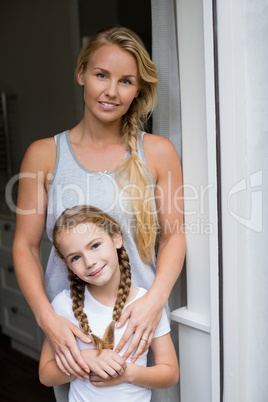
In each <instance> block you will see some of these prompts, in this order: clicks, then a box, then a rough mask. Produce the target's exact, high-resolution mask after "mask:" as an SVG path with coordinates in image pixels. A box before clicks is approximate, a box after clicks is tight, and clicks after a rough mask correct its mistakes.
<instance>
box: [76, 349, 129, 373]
mask: <svg viewBox="0 0 268 402" xmlns="http://www.w3.org/2000/svg"><path fill="white" fill-rule="evenodd" d="M81 353H82V356H83V358H84V359H85V361H86V362H87V364H88V365H89V367H90V372H91V373H94V375H95V376H97V377H98V378H100V379H101V381H104V380H106V381H107V380H109V381H110V380H111V379H116V378H117V377H118V376H119V377H121V376H122V375H123V374H124V372H125V369H126V368H127V363H126V362H125V359H124V358H122V357H121V356H119V355H118V354H117V353H115V352H114V351H113V350H110V349H104V350H103V351H102V352H101V354H100V355H98V352H97V350H96V349H84V350H82V351H81ZM89 379H90V377H89Z"/></svg>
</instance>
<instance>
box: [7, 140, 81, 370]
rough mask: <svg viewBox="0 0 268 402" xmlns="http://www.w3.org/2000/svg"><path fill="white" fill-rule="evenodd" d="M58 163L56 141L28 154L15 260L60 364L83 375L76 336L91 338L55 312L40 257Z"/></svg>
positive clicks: (22, 180) (43, 142)
mask: <svg viewBox="0 0 268 402" xmlns="http://www.w3.org/2000/svg"><path fill="white" fill-rule="evenodd" d="M55 160H56V146H55V142H54V139H53V138H47V139H44V140H39V141H36V142H35V143H33V144H32V145H31V146H30V147H29V149H28V150H27V152H26V154H25V157H24V159H23V162H22V166H21V172H20V180H19V194H18V203H17V217H16V232H15V238H14V243H13V259H14V265H15V271H16V277H17V280H18V283H19V286H20V288H21V290H22V293H23V294H24V296H25V298H26V300H27V302H28V304H29V305H30V307H31V309H32V311H33V313H34V315H35V318H36V320H37V323H38V324H39V326H40V327H41V328H42V329H43V330H44V332H45V333H46V335H47V336H48V338H49V340H50V342H51V344H52V345H53V349H54V351H55V353H56V354H57V356H58V361H59V365H60V366H61V368H62V369H63V370H64V371H66V370H67V371H69V372H70V373H72V374H76V375H80V376H83V375H84V373H85V371H84V370H87V371H88V367H87V364H86V363H85V362H84V360H83V359H82V357H81V355H80V352H79V349H78V346H77V342H76V340H75V336H77V337H79V338H80V339H81V340H82V341H83V342H88V338H87V336H85V335H84V334H83V332H82V331H80V330H79V329H78V328H77V327H76V326H75V325H73V324H72V323H69V321H67V320H65V319H63V318H60V317H59V316H58V315H57V314H55V312H54V311H53V309H52V307H51V305H50V303H49V300H48V298H47V295H46V292H45V286H44V272H43V268H42V266H41V262H40V256H39V248H40V242H41V238H42V235H43V231H44V226H45V216H46V207H47V191H46V189H47V187H48V176H49V174H50V172H52V171H53V167H54V164H55ZM74 335H75V336H74ZM83 369H84V370H83Z"/></svg>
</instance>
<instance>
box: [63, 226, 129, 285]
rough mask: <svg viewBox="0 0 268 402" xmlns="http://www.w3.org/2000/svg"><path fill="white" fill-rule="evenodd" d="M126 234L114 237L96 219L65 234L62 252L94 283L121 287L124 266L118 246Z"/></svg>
mask: <svg viewBox="0 0 268 402" xmlns="http://www.w3.org/2000/svg"><path fill="white" fill-rule="evenodd" d="M121 247H122V236H121V235H120V234H115V235H114V236H113V238H111V237H110V236H109V235H108V234H107V233H106V232H105V231H104V230H102V229H101V228H99V227H98V226H96V225H94V224H92V223H83V224H79V225H78V226H76V227H74V228H72V229H69V230H67V229H64V230H63V232H62V234H61V241H60V252H61V254H62V255H63V257H64V261H65V263H66V264H67V266H68V267H69V268H70V270H71V271H72V272H74V273H75V274H76V275H77V276H78V277H79V278H80V279H82V280H83V281H84V282H87V283H89V284H90V286H91V285H92V286H98V287H99V286H105V285H106V284H109V286H111V285H112V284H114V285H115V287H116V288H117V287H118V284H119V280H120V270H119V262H118V255H117V249H119V248H121Z"/></svg>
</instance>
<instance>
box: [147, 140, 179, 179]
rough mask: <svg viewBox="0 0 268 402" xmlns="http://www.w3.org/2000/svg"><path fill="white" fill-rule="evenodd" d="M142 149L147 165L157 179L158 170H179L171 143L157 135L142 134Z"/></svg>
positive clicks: (177, 160) (175, 153)
mask: <svg viewBox="0 0 268 402" xmlns="http://www.w3.org/2000/svg"><path fill="white" fill-rule="evenodd" d="M143 147H144V153H145V157H146V160H147V163H148V165H149V167H150V169H151V171H152V174H153V175H154V177H158V175H159V170H162V169H163V168H164V170H165V168H166V169H171V168H172V167H174V168H177V169H178V168H179V169H180V160H179V156H178V153H177V151H176V148H175V147H174V145H173V143H172V142H171V141H170V140H169V139H167V138H165V137H161V136H159V135H155V134H147V133H146V134H144V137H143Z"/></svg>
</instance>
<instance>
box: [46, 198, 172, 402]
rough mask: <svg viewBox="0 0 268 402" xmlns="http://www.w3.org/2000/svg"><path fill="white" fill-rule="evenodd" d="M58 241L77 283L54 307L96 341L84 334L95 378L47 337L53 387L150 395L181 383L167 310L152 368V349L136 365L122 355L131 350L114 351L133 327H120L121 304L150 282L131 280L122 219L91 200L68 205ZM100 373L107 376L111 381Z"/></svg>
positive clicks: (128, 396) (87, 395)
mask: <svg viewBox="0 0 268 402" xmlns="http://www.w3.org/2000/svg"><path fill="white" fill-rule="evenodd" d="M53 245H54V247H55V249H56V251H57V253H58V255H59V257H60V258H61V259H62V260H63V261H64V263H65V264H66V265H67V267H68V272H69V275H68V278H69V281H70V290H63V291H62V292H61V293H60V294H58V295H57V296H56V297H55V299H54V300H53V302H52V306H53V308H54V310H55V311H56V312H57V313H58V314H59V315H61V316H63V317H65V318H67V319H68V320H70V321H72V322H73V323H74V324H75V325H77V326H78V327H79V326H80V328H81V329H82V330H83V332H84V333H86V334H88V336H89V337H90V338H91V341H92V343H91V345H88V344H86V343H83V342H81V341H80V340H78V346H79V349H80V350H81V353H82V355H83V357H84V359H85V360H86V361H87V362H88V365H89V367H90V370H91V374H90V381H87V380H84V381H81V380H80V379H79V378H76V377H75V376H69V375H67V374H64V373H62V371H61V370H60V369H59V368H58V366H57V364H56V360H55V356H54V352H53V349H52V347H51V345H50V344H49V342H48V340H47V339H46V340H45V342H44V345H43V349H42V354H41V359H40V365H39V375H40V380H41V382H42V383H43V384H44V385H47V386H54V385H60V384H65V383H69V382H70V390H69V395H68V400H69V402H72V401H77V400H79V401H84V402H86V401H110V400H122V401H129V402H130V401H132V402H140V401H142V402H146V401H147V402H149V401H150V400H151V390H150V388H165V387H170V386H172V385H174V384H176V383H177V381H178V377H179V369H178V362H177V357H176V353H175V350H174V347H173V344H172V340H171V337H170V333H169V332H170V327H169V322H168V318H167V315H166V312H165V309H164V310H163V314H162V317H161V320H160V322H159V324H158V326H157V328H156V331H155V334H154V337H153V340H152V343H151V347H152V350H153V353H154V358H155V365H154V366H153V367H146V361H147V353H148V350H147V351H145V352H144V353H143V354H142V355H140V356H139V358H138V359H137V360H136V362H135V364H131V360H130V358H128V359H127V360H126V361H125V360H124V359H123V358H122V357H121V356H122V355H123V353H124V350H122V351H121V353H120V354H117V353H115V352H114V350H113V349H114V346H115V344H116V342H117V341H118V340H119V339H120V337H121V335H122V334H123V332H124V330H125V327H126V326H127V323H126V324H125V325H124V326H123V327H121V328H117V327H116V323H117V322H118V320H119V318H120V316H121V314H122V311H124V308H125V306H127V305H130V304H131V303H133V302H134V301H135V300H138V299H139V298H140V297H142V296H143V295H144V294H146V290H145V289H143V288H136V287H133V286H132V285H131V268H130V264H129V258H128V255H127V253H126V250H125V248H124V246H123V235H122V231H121V229H120V226H119V225H118V223H117V222H116V221H115V220H114V219H112V218H111V217H110V216H109V215H108V214H105V213H104V212H103V211H101V210H99V209H98V208H94V207H91V206H87V205H84V206H76V207H73V208H71V209H67V210H65V211H64V212H63V213H62V214H61V215H60V217H59V218H58V220H57V221H56V224H55V227H54V230H53ZM141 342H142V343H146V340H145V339H144V338H142V339H141ZM128 343H130V340H129V341H128ZM126 348H127V345H125V349H126ZM99 374H100V375H99ZM101 375H102V376H106V377H108V381H105V379H103V378H101ZM110 377H111V378H112V379H110Z"/></svg>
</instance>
